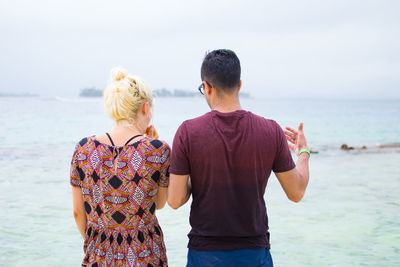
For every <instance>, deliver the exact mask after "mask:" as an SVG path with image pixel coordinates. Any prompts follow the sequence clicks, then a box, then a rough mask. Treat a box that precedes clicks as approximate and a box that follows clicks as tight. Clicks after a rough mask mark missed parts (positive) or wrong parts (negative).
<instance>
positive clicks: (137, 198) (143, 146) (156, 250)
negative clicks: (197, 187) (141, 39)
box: [70, 68, 171, 266]
mask: <svg viewBox="0 0 400 267" xmlns="http://www.w3.org/2000/svg"><path fill="white" fill-rule="evenodd" d="M104 103H105V109H106V111H107V113H108V114H109V116H110V117H111V118H112V119H113V120H115V122H116V126H115V128H114V129H112V130H111V131H110V132H109V133H106V134H101V135H97V136H90V137H85V138H83V139H82V140H81V141H80V142H79V143H78V144H77V145H76V147H75V151H74V154H73V158H72V163H71V181H70V182H71V185H72V196H73V207H74V217H75V221H76V224H77V226H78V229H79V231H80V233H81V235H82V237H83V238H84V252H85V257H84V260H83V262H82V265H83V266H167V256H166V251H165V245H164V241H163V233H162V231H161V228H160V226H159V224H158V221H157V218H156V216H155V210H156V209H161V208H163V207H164V205H165V202H166V198H167V186H168V182H169V180H168V176H169V174H168V167H169V163H170V155H171V149H170V147H169V146H168V144H166V143H165V142H163V141H160V140H158V139H157V138H158V134H157V132H156V130H155V129H154V127H153V126H148V125H149V123H150V120H151V116H152V96H151V90H150V89H149V87H148V86H147V85H146V84H145V83H144V81H143V80H141V79H140V78H138V77H134V76H131V75H129V74H127V73H126V71H125V70H123V69H122V68H114V69H113V70H112V71H111V83H110V84H109V85H108V86H107V88H106V90H105V91H104Z"/></svg>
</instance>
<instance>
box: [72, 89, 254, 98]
mask: <svg viewBox="0 0 400 267" xmlns="http://www.w3.org/2000/svg"><path fill="white" fill-rule="evenodd" d="M152 93H153V96H154V97H195V96H200V93H199V92H198V91H196V90H195V91H187V90H182V89H174V90H173V91H171V90H168V89H166V88H162V89H154V90H153V91H152ZM239 94H240V96H241V97H244V98H248V97H250V94H249V93H242V92H240V93H239ZM79 96H81V97H102V96H103V90H100V89H97V88H96V87H87V88H83V89H81V91H80V93H79Z"/></svg>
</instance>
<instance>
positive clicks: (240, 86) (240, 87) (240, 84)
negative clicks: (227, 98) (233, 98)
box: [238, 80, 242, 92]
mask: <svg viewBox="0 0 400 267" xmlns="http://www.w3.org/2000/svg"><path fill="white" fill-rule="evenodd" d="M240 89H242V80H240V83H239V88H238V92H239V91H240Z"/></svg>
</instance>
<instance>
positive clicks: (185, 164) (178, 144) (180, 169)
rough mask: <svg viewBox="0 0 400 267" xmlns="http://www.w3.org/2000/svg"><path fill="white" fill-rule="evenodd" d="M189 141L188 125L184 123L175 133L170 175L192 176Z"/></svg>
mask: <svg viewBox="0 0 400 267" xmlns="http://www.w3.org/2000/svg"><path fill="white" fill-rule="evenodd" d="M187 139H188V138H187V129H186V125H185V123H182V124H181V126H179V128H178V130H177V131H176V133H175V137H174V142H173V145H172V158H171V166H170V169H169V171H170V173H173V174H177V175H186V174H190V163H189V157H188V142H187Z"/></svg>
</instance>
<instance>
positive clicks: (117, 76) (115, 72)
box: [111, 67, 128, 81]
mask: <svg viewBox="0 0 400 267" xmlns="http://www.w3.org/2000/svg"><path fill="white" fill-rule="evenodd" d="M127 74H128V72H127V71H126V70H125V69H124V68H122V67H115V68H113V69H112V70H111V80H113V81H120V80H122V79H124V78H125V77H126V76H127Z"/></svg>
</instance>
